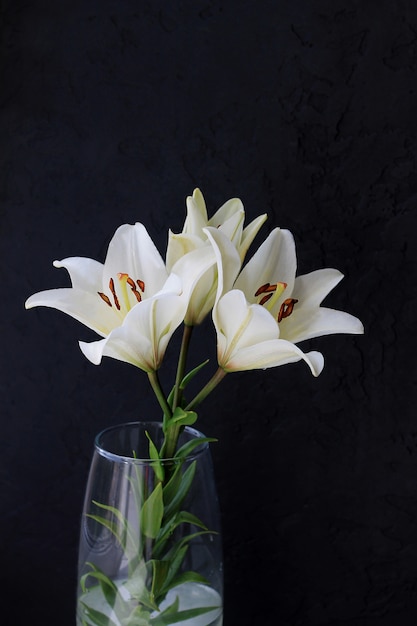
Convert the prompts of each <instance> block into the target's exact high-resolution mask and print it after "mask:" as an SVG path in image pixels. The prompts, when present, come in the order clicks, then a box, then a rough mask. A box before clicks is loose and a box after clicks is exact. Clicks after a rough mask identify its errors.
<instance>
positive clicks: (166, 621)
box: [150, 606, 220, 626]
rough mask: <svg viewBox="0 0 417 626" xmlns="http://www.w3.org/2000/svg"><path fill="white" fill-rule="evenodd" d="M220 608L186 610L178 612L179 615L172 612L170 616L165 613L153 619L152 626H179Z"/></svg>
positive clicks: (209, 607) (202, 607) (206, 607)
mask: <svg viewBox="0 0 417 626" xmlns="http://www.w3.org/2000/svg"><path fill="white" fill-rule="evenodd" d="M219 608H220V607H219V606H201V607H198V608H196V609H185V610H184V611H178V612H177V613H173V612H170V613H168V614H166V613H165V611H163V612H162V613H160V614H159V615H157V616H156V617H151V619H150V623H151V625H152V626H171V624H177V623H178V622H182V621H184V622H185V621H186V620H189V619H193V618H194V617H198V616H199V615H204V613H209V612H210V611H215V610H216V609H219Z"/></svg>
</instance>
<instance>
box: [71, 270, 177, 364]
mask: <svg viewBox="0 0 417 626" xmlns="http://www.w3.org/2000/svg"><path fill="white" fill-rule="evenodd" d="M184 299H186V295H185V294H184V292H183V290H182V282H181V280H180V279H179V278H178V277H177V276H175V275H174V274H171V276H170V278H169V280H168V281H167V283H166V284H165V286H164V288H163V289H162V290H161V292H159V293H158V294H155V295H154V296H153V297H152V298H148V299H147V300H143V301H142V302H141V303H140V304H138V305H137V306H134V307H133V308H132V309H131V310H130V311H129V313H128V314H127V315H126V317H125V318H124V320H123V323H122V324H121V326H117V327H116V328H114V329H113V330H112V331H111V332H110V333H109V334H108V336H107V337H106V338H105V339H101V340H100V341H93V342H91V343H86V342H84V341H80V342H79V345H80V348H81V350H82V352H83V354H84V355H85V356H86V357H87V359H89V361H91V362H92V363H94V365H99V364H100V363H101V360H102V357H103V356H108V357H112V358H113V359H117V360H119V361H125V362H126V363H130V364H131V365H135V366H136V367H139V368H140V369H142V370H144V371H145V372H154V371H156V370H157V369H159V367H160V365H161V363H162V360H163V358H164V355H165V350H166V348H167V345H168V343H169V340H170V339H171V337H172V334H173V333H174V331H175V330H176V329H177V328H178V326H179V325H180V324H181V322H182V321H183V319H184V313H185V311H186V308H187V301H185V302H184Z"/></svg>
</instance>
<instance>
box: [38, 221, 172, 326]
mask: <svg viewBox="0 0 417 626" xmlns="http://www.w3.org/2000/svg"><path fill="white" fill-rule="evenodd" d="M54 266H55V267H58V268H60V267H64V268H65V269H66V270H67V271H68V273H69V275H70V278H71V283H72V287H68V288H63V289H49V290H47V291H41V292H39V293H35V294H34V295H33V296H30V298H28V300H27V301H26V303H25V306H26V308H27V309H30V308H32V307H35V306H46V307H51V308H54V309H58V310H60V311H63V312H64V313H67V314H68V315H70V316H71V317H74V318H75V319H76V320H78V321H79V322H81V323H82V324H84V325H85V326H88V328H91V329H92V330H94V331H95V332H96V333H97V334H99V335H101V336H102V337H106V336H107V335H108V334H109V333H110V332H111V331H112V330H113V329H114V328H116V327H118V326H120V325H121V323H122V322H123V320H124V318H125V317H126V315H127V314H128V312H129V311H130V310H131V308H132V307H133V306H135V305H136V304H137V303H138V302H139V301H141V300H142V299H144V298H149V297H152V296H153V295H155V294H156V293H157V292H158V291H160V289H162V287H163V285H164V283H165V282H166V280H167V278H168V272H167V270H166V267H165V263H164V261H163V259H162V257H161V255H160V254H159V252H158V250H157V249H156V247H155V245H154V243H153V241H152V239H151V238H150V237H149V235H148V233H147V231H146V228H145V227H144V226H143V225H142V224H139V223H137V224H135V225H134V226H132V225H130V224H124V225H123V226H120V227H119V228H118V229H117V230H116V232H115V234H114V236H113V238H112V240H111V241H110V244H109V247H108V251H107V255H106V260H105V262H104V264H103V263H100V262H98V261H95V260H93V259H88V258H84V257H70V258H67V259H64V260H62V261H54Z"/></svg>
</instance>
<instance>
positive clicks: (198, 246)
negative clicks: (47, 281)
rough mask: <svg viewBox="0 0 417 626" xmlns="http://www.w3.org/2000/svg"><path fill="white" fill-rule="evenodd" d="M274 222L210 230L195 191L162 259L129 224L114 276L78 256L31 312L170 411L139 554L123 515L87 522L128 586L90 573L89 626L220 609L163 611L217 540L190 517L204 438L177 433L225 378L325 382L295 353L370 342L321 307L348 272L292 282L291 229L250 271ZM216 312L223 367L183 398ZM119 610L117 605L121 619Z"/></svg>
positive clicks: (111, 262) (343, 317)
mask: <svg viewBox="0 0 417 626" xmlns="http://www.w3.org/2000/svg"><path fill="white" fill-rule="evenodd" d="M266 217H267V216H266V215H260V216H259V217H257V218H256V219H255V220H253V221H252V222H251V223H250V224H249V225H247V226H244V220H245V211H244V208H243V205H242V202H241V201H240V200H239V199H231V200H228V201H227V202H226V203H225V204H223V206H221V207H220V208H219V209H218V210H217V212H216V213H215V214H214V215H213V217H211V218H210V219H209V218H208V215H207V209H206V204H205V201H204V198H203V196H202V194H201V192H200V191H199V189H195V190H194V193H193V195H192V196H190V197H188V198H187V216H186V220H185V223H184V227H183V230H182V232H181V233H178V234H174V233H173V232H171V231H169V233H168V245H167V250H166V256H165V260H164V259H163V257H162V256H161V255H160V253H159V252H158V250H157V248H156V247H155V245H154V243H153V242H152V240H151V238H150V236H149V234H148V232H147V230H146V228H145V226H144V225H143V224H141V223H136V224H134V225H129V224H125V225H123V226H120V227H119V228H118V229H117V231H116V233H115V234H114V236H113V238H112V240H111V242H110V245H109V248H108V252H107V256H106V259H105V261H104V264H102V263H100V262H98V261H94V260H92V259H88V258H81V257H70V258H66V259H63V260H62V261H55V262H54V265H55V267H58V268H61V267H63V268H65V269H66V270H67V271H68V273H69V275H70V278H71V282H72V287H71V288H63V289H52V290H49V291H42V292H39V293H36V294H34V295H32V296H31V297H30V298H29V299H28V300H27V301H26V307H27V308H32V307H36V306H46V307H52V308H55V309H58V310H60V311H63V312H64V313H67V314H68V315H71V316H72V317H74V318H75V319H77V320H78V321H80V322H82V323H83V324H85V325H86V326H88V327H89V328H90V329H92V330H94V331H95V332H96V333H97V334H98V335H99V336H100V337H101V338H100V339H99V340H97V341H93V342H91V343H86V342H84V341H80V348H81V350H82V352H83V354H84V355H85V356H86V357H87V359H89V360H90V361H91V362H92V363H94V364H99V363H100V362H101V360H102V358H103V356H107V357H112V358H114V359H118V360H120V361H125V362H127V363H130V364H132V365H134V366H136V367H138V368H139V369H141V370H143V371H144V372H146V373H147V375H148V378H149V381H150V384H151V385H152V388H153V390H154V392H155V396H156V398H157V400H158V402H159V404H160V407H161V414H162V420H161V421H162V429H163V434H164V438H163V441H162V444H161V445H160V446H159V447H158V446H156V445H155V442H153V441H152V440H151V438H150V437H149V436H148V433H146V434H147V436H148V438H149V459H151V460H152V463H153V466H152V467H153V471H154V474H155V476H154V480H155V482H154V483H152V487H151V488H149V489H148V488H147V489H144V488H143V486H140V485H139V483H140V480H142V478H141V479H140V480H139V478H138V479H137V482H136V483H135V485H136V486H134V487H132V488H133V489H134V491H135V492H136V493H137V494H140V496H141V497H143V493H145V492H146V493H147V496H146V500H145V501H144V502H143V503H142V504H139V505H138V518H139V519H140V520H141V524H142V529H141V530H140V531H138V532H139V535H138V542H137V543H138V545H139V546H140V547H139V548H135V549H134V550H133V552H132V550H131V548H129V546H128V545H127V543H126V541H125V539H124V538H123V537H124V536H125V534H126V532H127V530H128V529H129V528H130V526H131V525H130V522H129V520H128V519H127V518H125V517H124V515H123V513H122V511H121V510H120V509H117V508H115V506H113V505H112V506H110V505H106V504H104V503H103V502H101V503H100V502H94V504H95V506H96V512H95V513H94V514H91V515H89V517H90V518H92V519H94V520H95V522H96V523H98V524H101V525H102V526H103V527H105V528H106V529H107V530H110V532H111V533H113V534H114V535H115V536H116V538H117V540H118V541H119V544H120V545H121V546H122V548H123V551H124V552H125V554H126V555H127V556H126V559H127V561H128V563H129V574H128V575H127V580H128V582H127V583H123V584H124V585H125V587H124V593H125V594H126V593H127V592H126V590H129V594H130V595H129V598H130V599H129V601H128V602H127V603H126V602H124V601H122V597H124V596H123V594H122V593H121V588H120V586H118V585H119V583H117V584H116V583H114V582H113V581H112V580H111V579H110V578H109V576H108V575H107V574H106V573H105V572H103V571H101V570H100V569H99V567H98V566H97V564H94V563H92V564H91V563H87V565H88V566H89V567H90V568H91V569H90V570H88V571H87V572H86V573H85V574H83V575H82V576H81V586H82V592H83V595H82V598H81V600H80V602H81V605H82V609H81V614H82V617H81V618H80V619H81V622H80V623H81V624H82V625H83V626H84V625H87V624H93V625H97V626H102V625H104V624H105V625H106V626H107V625H111V626H114V625H116V626H118V625H122V626H125V625H126V626H127V625H131V626H142V625H147V624H149V625H151V626H164V625H166V624H173V623H177V624H178V623H181V624H182V623H183V621H186V622H187V623H191V622H188V621H187V620H189V619H194V618H198V619H200V617H201V616H203V615H204V614H205V613H207V612H209V613H210V611H212V610H213V606H212V605H210V606H198V607H197V608H196V607H195V606H194V607H193V608H189V609H181V607H180V606H179V600H178V597H177V598H176V599H175V600H173V601H172V603H171V604H170V605H169V606H168V608H165V609H161V607H160V602H163V601H165V597H166V594H167V592H168V591H169V590H170V589H173V588H174V589H177V588H179V586H180V585H181V584H184V582H186V583H194V584H202V583H204V579H203V577H202V576H201V575H200V574H198V572H192V571H191V572H190V571H186V572H184V571H182V570H181V567H182V563H183V560H184V558H185V552H186V550H187V549H188V547H189V544H190V542H191V541H192V540H193V539H194V538H195V537H196V536H199V537H200V536H201V535H202V534H203V533H209V532H210V531H209V529H208V528H207V527H206V525H205V524H204V522H202V521H201V520H199V519H198V518H197V517H196V516H195V515H192V514H190V513H189V512H186V511H184V510H182V509H181V507H182V505H183V502H184V498H185V497H186V495H187V491H188V490H189V489H190V488H191V484H192V470H191V469H189V470H187V471H186V472H184V470H183V468H182V464H183V462H184V461H185V456H186V453H189V452H191V451H192V450H193V449H194V448H195V447H196V446H198V445H201V443H202V442H203V439H200V440H197V441H194V442H188V443H187V444H185V445H184V444H182V445H181V442H180V443H179V437H180V435H181V434H182V432H183V431H184V429H185V428H186V427H189V426H191V425H193V424H194V423H195V422H196V420H197V413H196V410H195V409H196V408H197V407H198V406H199V404H200V403H201V402H202V401H203V400H204V399H205V398H206V397H207V395H208V394H209V393H210V392H211V391H213V389H214V388H215V387H216V386H217V385H218V384H219V382H220V381H221V380H222V379H223V377H224V376H225V375H226V374H228V373H230V372H238V371H243V370H252V369H266V368H271V367H276V366H278V365H284V364H286V363H293V362H296V361H300V360H304V361H305V362H306V363H307V365H308V366H309V368H310V370H311V372H312V373H313V375H314V376H318V375H319V374H320V372H321V371H322V369H323V365H324V359H323V355H322V354H321V353H320V352H317V351H310V352H303V351H302V350H301V348H300V347H298V345H297V344H298V343H300V342H302V341H304V340H307V339H311V338H314V337H317V336H320V335H328V334H332V333H355V334H359V333H362V332H363V326H362V324H361V322H360V321H359V320H358V319H357V318H356V317H353V316H352V315H350V314H348V313H345V312H343V311H336V310H333V309H329V308H325V307H322V306H321V303H322V301H323V299H324V298H325V297H326V296H327V294H328V293H329V292H330V291H331V290H332V289H333V288H334V287H335V286H336V285H337V284H338V283H339V281H340V280H341V279H342V277H343V276H342V274H341V273H340V272H338V271H337V270H335V269H319V270H316V271H313V272H311V273H310V274H306V275H303V276H296V270H297V259H296V251H295V243H294V238H293V236H292V234H291V233H290V232H289V231H288V230H283V229H280V228H274V229H273V230H272V232H270V234H269V235H268V236H267V237H266V239H265V241H263V243H262V244H261V245H260V246H259V248H258V249H257V250H256V251H255V252H254V253H253V254H252V255H251V257H250V259H249V260H248V261H247V262H246V263H245V258H246V255H247V252H248V250H249V248H250V246H251V244H252V242H253V240H254V239H255V237H256V235H257V234H258V232H259V230H260V228H261V226H262V225H263V224H264V222H265V220H266ZM210 312H211V314H212V319H213V324H214V327H215V331H216V335H217V367H216V368H214V371H213V372H212V373H211V375H209V376H208V377H207V379H206V382H205V384H202V385H201V387H200V391H198V393H197V394H196V395H195V396H194V397H193V398H186V394H185V390H186V387H187V385H188V383H189V382H190V380H191V379H194V381H195V380H196V379H195V377H196V376H197V375H198V376H201V374H202V370H203V367H204V366H206V365H207V360H204V361H203V362H202V363H200V364H198V365H197V366H194V367H192V368H191V369H190V368H189V365H188V363H187V356H188V352H189V346H190V340H191V336H192V331H193V328H194V327H195V326H198V325H199V324H201V322H202V321H203V320H204V319H205V318H206V316H207V315H208V314H209V313H210ZM181 325H182V326H183V336H182V341H181V347H180V350H179V356H178V363H177V371H176V376H175V381H172V386H171V388H170V390H169V392H168V393H166V391H165V390H164V389H163V388H162V385H161V382H160V378H159V376H158V371H159V369H160V367H161V365H162V363H163V359H164V355H165V352H166V349H167V346H168V343H169V341H170V339H171V337H172V335H173V333H174V332H175V331H176V330H177V329H178V328H179V326H181ZM204 441H206V442H207V441H210V440H209V439H207V438H206V439H204ZM191 467H193V466H191ZM193 471H194V470H193ZM130 480H131V484H132V485H133V482H132V479H130ZM135 480H136V479H135ZM138 481H139V482H138ZM178 494H179V495H178ZM137 502H139V496H138V497H137ZM105 514H106V515H108V516H110V517H105ZM146 520H148V521H146ZM184 524H191V525H192V526H193V527H194V528H196V529H197V531H198V532H197V531H196V532H194V533H191V534H188V535H185V536H182V537H181V538H180V539H178V540H177V543H176V544H175V543H174V544H172V543H170V540H171V535H172V533H173V531H174V529H175V530H176V529H177V528H178V527H179V526H180V525H184ZM128 535H129V537H130V539H129V541H130V545H133V543H132V536H133V535H134V533H132V532H131V531H130V530H129V533H128ZM128 543H129V542H128ZM135 545H136V544H135ZM152 546H153V547H152ZM145 548H146V550H145V552H146V554H145V552H144V549H145ZM129 550H130V552H129ZM91 578H94V579H95V580H96V582H98V587H96V589H101V592H100V593H101V596H102V600H100V602H101V604H95V605H94V604H92V601H91V598H94V597H95V596H94V593H91V594H90V596H88V585H87V581H88V580H89V579H91ZM204 584H205V583H204ZM132 590H133V591H132ZM95 593H96V594H98V593H99V592H98V591H96V592H95ZM89 597H90V600H89ZM102 604H103V605H106V606H108V607H109V608H108V609H107V610H104V609H100V610H99V609H98V608H97V606H100V607H101V606H102ZM116 606H120V607H121V608H120V613H118V612H117V610H116V608H115V607H116ZM103 611H104V612H103ZM110 616H112V617H110ZM192 623H193V624H194V622H192ZM195 623H196V624H197V623H198V624H200V623H201V624H202V623H203V622H200V621H197V622H195ZM210 623H213V624H214V622H210ZM218 623H220V622H216V624H218ZM204 624H208V622H204Z"/></svg>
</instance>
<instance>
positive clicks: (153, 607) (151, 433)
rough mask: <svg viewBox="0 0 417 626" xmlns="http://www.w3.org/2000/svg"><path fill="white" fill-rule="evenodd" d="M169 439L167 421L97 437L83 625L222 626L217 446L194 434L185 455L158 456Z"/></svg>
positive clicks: (85, 530)
mask: <svg viewBox="0 0 417 626" xmlns="http://www.w3.org/2000/svg"><path fill="white" fill-rule="evenodd" d="M150 440H151V441H152V444H150ZM162 441H163V429H162V425H161V424H160V423H158V422H148V423H146V422H132V423H126V424H121V425H118V426H115V427H112V428H108V429H106V430H104V431H102V432H101V433H100V434H99V435H98V436H97V437H96V440H95V447H94V454H93V459H92V463H91V468H90V473H89V478H88V482H87V488H86V494H85V500H84V507H83V513H82V519H81V532H80V543H79V562H78V590H77V626H171V624H176V625H177V626H178V625H179V626H221V624H222V614H223V611H222V598H223V573H222V541H221V534H220V514H219V506H218V498H217V492H216V485H215V480H214V473H213V466H212V460H211V454H210V449H209V444H208V442H207V441H206V438H205V437H204V436H203V435H202V433H200V432H199V431H197V430H195V429H193V428H190V427H188V426H187V427H185V428H184V429H183V432H182V433H181V435H180V439H179V444H178V448H181V447H182V446H185V447H183V454H182V455H177V456H176V457H174V458H172V459H166V460H163V461H161V460H158V457H157V456H155V455H154V454H153V453H151V456H152V458H150V454H149V452H150V446H151V447H152V445H155V447H156V448H157V449H159V448H160V446H161V444H162ZM178 448H177V449H178Z"/></svg>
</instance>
